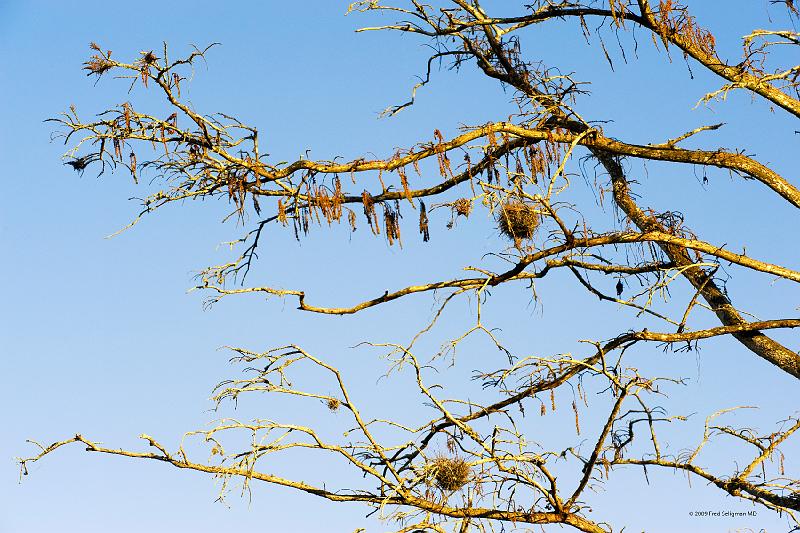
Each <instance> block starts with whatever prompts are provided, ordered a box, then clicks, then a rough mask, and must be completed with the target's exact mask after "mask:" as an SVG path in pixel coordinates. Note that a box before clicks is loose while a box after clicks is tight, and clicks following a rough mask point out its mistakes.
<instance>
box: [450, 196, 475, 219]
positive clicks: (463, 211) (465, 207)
mask: <svg viewBox="0 0 800 533" xmlns="http://www.w3.org/2000/svg"><path fill="white" fill-rule="evenodd" d="M452 209H453V212H454V213H455V214H456V215H462V216H464V217H469V214H470V213H471V212H472V202H470V201H469V200H468V199H466V198H459V199H458V200H456V201H455V202H453V207H452Z"/></svg>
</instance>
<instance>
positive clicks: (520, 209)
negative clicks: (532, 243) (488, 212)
mask: <svg viewBox="0 0 800 533" xmlns="http://www.w3.org/2000/svg"><path fill="white" fill-rule="evenodd" d="M539 223H540V218H539V213H537V212H536V209H535V208H534V207H533V206H532V205H530V204H527V203H524V202H520V201H517V200H510V201H508V202H505V203H503V204H501V205H500V213H499V215H498V216H497V224H498V229H499V230H500V233H501V234H503V235H505V236H506V237H508V238H509V239H512V240H514V241H518V240H520V239H530V238H531V237H533V234H534V233H535V232H536V228H538V227H539Z"/></svg>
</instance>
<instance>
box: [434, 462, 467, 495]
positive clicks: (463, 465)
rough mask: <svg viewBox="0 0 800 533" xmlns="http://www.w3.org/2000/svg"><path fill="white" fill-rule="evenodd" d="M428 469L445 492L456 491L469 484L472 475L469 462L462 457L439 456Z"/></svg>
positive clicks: (437, 484)
mask: <svg viewBox="0 0 800 533" xmlns="http://www.w3.org/2000/svg"><path fill="white" fill-rule="evenodd" d="M426 469H427V470H428V473H429V475H430V476H431V477H432V478H433V482H434V484H435V485H436V486H437V487H439V488H440V489H441V490H443V491H445V492H454V491H457V490H458V489H460V488H462V487H463V486H464V485H466V484H467V482H468V481H469V477H470V473H471V470H470V467H469V464H468V463H467V462H466V461H465V460H464V459H462V458H461V457H458V456H454V457H445V456H439V457H437V458H436V459H434V460H433V461H432V462H431V463H430V464H429V465H427V467H426Z"/></svg>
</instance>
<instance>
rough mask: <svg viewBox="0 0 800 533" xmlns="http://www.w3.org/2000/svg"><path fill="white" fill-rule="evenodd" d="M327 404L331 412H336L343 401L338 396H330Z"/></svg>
mask: <svg viewBox="0 0 800 533" xmlns="http://www.w3.org/2000/svg"><path fill="white" fill-rule="evenodd" d="M325 404H326V405H327V406H328V409H330V410H331V412H336V411H338V410H339V407H340V406H341V405H342V402H340V401H339V399H338V398H328V401H327V402H325Z"/></svg>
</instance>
